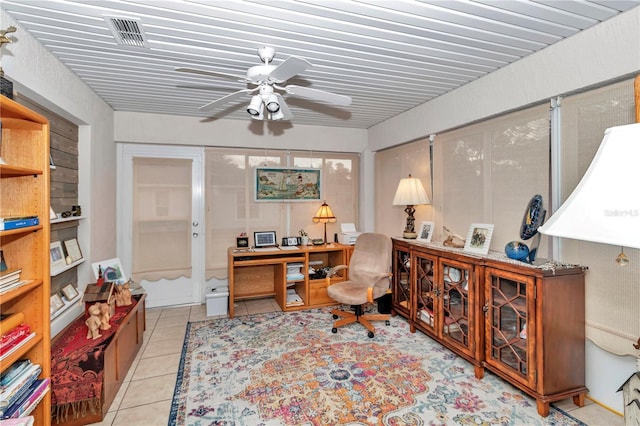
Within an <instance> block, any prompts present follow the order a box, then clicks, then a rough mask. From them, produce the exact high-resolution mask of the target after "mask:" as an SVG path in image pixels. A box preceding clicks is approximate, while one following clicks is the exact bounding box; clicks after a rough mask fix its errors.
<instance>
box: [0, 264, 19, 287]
mask: <svg viewBox="0 0 640 426" xmlns="http://www.w3.org/2000/svg"><path fill="white" fill-rule="evenodd" d="M21 272H22V269H20V268H18V269H10V270H6V271H3V272H0V285H2V284H5V283H8V282H13V281H19V280H20V273H21Z"/></svg>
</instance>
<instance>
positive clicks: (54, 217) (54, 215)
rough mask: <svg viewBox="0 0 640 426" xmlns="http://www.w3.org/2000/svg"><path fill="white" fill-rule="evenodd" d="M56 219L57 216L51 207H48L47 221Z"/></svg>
mask: <svg viewBox="0 0 640 426" xmlns="http://www.w3.org/2000/svg"><path fill="white" fill-rule="evenodd" d="M57 218H58V215H57V214H56V212H55V211H54V210H53V207H51V206H49V220H56V219H57Z"/></svg>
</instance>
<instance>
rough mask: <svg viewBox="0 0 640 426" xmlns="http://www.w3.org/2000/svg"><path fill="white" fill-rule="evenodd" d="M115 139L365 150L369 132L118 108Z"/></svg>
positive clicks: (345, 150) (209, 144)
mask: <svg viewBox="0 0 640 426" xmlns="http://www.w3.org/2000/svg"><path fill="white" fill-rule="evenodd" d="M114 137H115V140H116V141H117V142H127V143H152V144H170V145H196V146H218V147H236V148H237V147H242V148H258V149H262V148H267V149H283V150H286V149H292V150H293V149H296V150H314V151H338V152H362V151H363V150H364V148H365V147H366V146H367V131H366V130H363V129H349V128H343V127H322V126H305V125H299V124H298V125H295V126H293V125H291V123H280V122H264V121H254V120H225V119H218V120H213V121H208V120H203V119H202V118H198V117H184V116H172V115H161V114H148V113H138V112H124V111H117V112H116V113H115V134H114Z"/></svg>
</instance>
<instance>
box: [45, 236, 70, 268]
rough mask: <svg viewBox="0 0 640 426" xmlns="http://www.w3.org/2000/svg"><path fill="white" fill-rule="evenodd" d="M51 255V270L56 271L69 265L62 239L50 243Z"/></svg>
mask: <svg viewBox="0 0 640 426" xmlns="http://www.w3.org/2000/svg"><path fill="white" fill-rule="evenodd" d="M49 257H50V261H51V266H50V268H51V272H53V273H55V272H56V271H59V270H60V269H62V268H64V267H65V266H67V262H66V259H65V255H64V251H62V244H61V243H60V241H54V242H52V243H51V244H50V245H49Z"/></svg>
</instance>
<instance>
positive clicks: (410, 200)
mask: <svg viewBox="0 0 640 426" xmlns="http://www.w3.org/2000/svg"><path fill="white" fill-rule="evenodd" d="M421 204H431V202H430V201H429V197H427V193H426V192H425V190H424V186H422V181H421V180H420V179H418V178H414V177H411V174H409V177H408V178H404V179H400V183H399V184H398V189H397V190H396V195H395V197H393V205H394V206H407V207H406V208H405V209H404V211H405V213H406V214H407V226H406V227H405V228H404V232H403V233H402V236H403V237H404V238H408V239H414V238H417V237H418V234H416V231H415V229H414V222H415V220H416V219H415V218H414V217H413V213H415V211H416V209H415V208H414V206H417V205H421Z"/></svg>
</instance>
